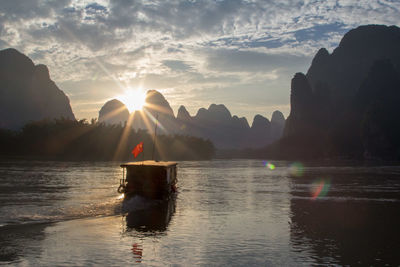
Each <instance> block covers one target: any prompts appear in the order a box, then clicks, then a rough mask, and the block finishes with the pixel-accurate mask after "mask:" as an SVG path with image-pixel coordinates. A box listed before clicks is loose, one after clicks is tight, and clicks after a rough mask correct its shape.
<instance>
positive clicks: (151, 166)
mask: <svg viewBox="0 0 400 267" xmlns="http://www.w3.org/2000/svg"><path fill="white" fill-rule="evenodd" d="M120 166H121V168H123V176H122V179H121V180H120V185H119V188H118V192H119V193H124V194H125V197H131V196H133V195H140V196H143V197H147V198H151V199H164V198H168V197H169V196H170V195H171V193H174V192H176V183H177V163H176V162H172V161H154V160H146V161H136V162H127V163H123V164H121V165H120ZM125 171H126V175H125Z"/></svg>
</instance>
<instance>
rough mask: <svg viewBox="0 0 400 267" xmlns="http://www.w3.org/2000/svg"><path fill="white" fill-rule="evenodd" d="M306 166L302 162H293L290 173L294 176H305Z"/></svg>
mask: <svg viewBox="0 0 400 267" xmlns="http://www.w3.org/2000/svg"><path fill="white" fill-rule="evenodd" d="M303 172H304V166H303V164H301V163H300V162H293V163H292V164H290V166H289V173H290V174H291V175H293V176H297V177H300V176H303Z"/></svg>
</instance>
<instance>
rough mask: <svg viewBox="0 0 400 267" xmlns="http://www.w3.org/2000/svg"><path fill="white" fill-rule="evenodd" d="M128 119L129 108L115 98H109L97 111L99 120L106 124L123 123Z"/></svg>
mask: <svg viewBox="0 0 400 267" xmlns="http://www.w3.org/2000/svg"><path fill="white" fill-rule="evenodd" d="M128 119H129V110H128V108H127V107H126V106H125V104H124V103H122V102H121V101H119V100H117V99H113V100H110V101H108V102H106V103H105V104H104V106H103V107H102V108H101V109H100V111H99V122H100V123H105V124H108V125H112V124H121V125H124V124H125V122H126V121H128Z"/></svg>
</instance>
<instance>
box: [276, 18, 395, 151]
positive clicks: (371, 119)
mask: <svg viewBox="0 0 400 267" xmlns="http://www.w3.org/2000/svg"><path fill="white" fill-rule="evenodd" d="M399 47H400V28H398V27H396V26H390V27H388V26H383V25H367V26H360V27H358V28H356V29H353V30H350V31H349V32H348V33H346V34H345V35H344V37H343V39H342V40H341V42H340V44H339V46H338V47H337V48H336V49H335V50H334V51H333V52H332V54H329V52H328V51H327V50H326V49H324V48H322V49H320V50H319V51H318V53H317V54H316V55H315V57H314V59H313V61H312V64H311V66H310V68H309V70H308V72H307V74H306V75H304V74H302V73H296V74H295V76H294V77H293V79H292V84H291V95H290V105H291V111H290V115H289V116H288V119H287V123H286V125H285V130H284V138H283V139H282V140H281V147H280V149H281V151H285V149H289V146H290V147H291V148H290V153H294V154H296V153H297V154H298V155H299V156H306V157H308V156H313V157H321V156H329V157H362V156H363V155H365V156H367V157H380V158H382V157H383V158H385V157H389V158H393V157H398V156H400V151H399V145H398V142H397V141H396V138H394V137H389V136H393V134H394V133H395V132H396V133H397V130H396V129H397V126H396V125H395V124H396V123H397V121H398V119H397V118H398V116H397V114H399V113H396V112H397V109H396V105H394V104H393V101H395V100H397V99H398V94H399V90H400V84H399V82H398V80H399V73H400V50H399V49H398V48H399ZM397 103H398V102H397ZM383 110H385V111H383ZM378 113H379V114H380V115H377V114H378ZM380 116H382V117H380ZM378 118H380V119H382V120H383V121H381V122H378V121H379V120H378ZM388 121H390V123H389V122H388ZM384 122H387V123H386V124H385V125H386V126H383V124H384ZM397 124H398V123H397ZM389 125H390V126H389ZM373 132H375V134H376V136H377V138H378V136H379V140H381V141H377V140H376V139H375V141H373V140H374V138H372V136H374V134H373ZM378 132H379V133H378ZM398 136H399V135H398ZM379 142H380V145H379V144H378V143H379ZM372 143H374V144H372ZM370 146H372V147H373V148H372V147H370ZM379 147H381V148H379ZM389 147H391V148H390V149H389ZM382 150H385V151H386V152H383V151H382ZM287 151H289V150H287ZM378 151H380V152H378ZM288 153H289V152H288ZM395 155H398V156H395Z"/></svg>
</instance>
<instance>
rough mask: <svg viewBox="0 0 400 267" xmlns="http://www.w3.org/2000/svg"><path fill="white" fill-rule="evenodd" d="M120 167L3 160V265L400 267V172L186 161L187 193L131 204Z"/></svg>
mask: <svg viewBox="0 0 400 267" xmlns="http://www.w3.org/2000/svg"><path fill="white" fill-rule="evenodd" d="M121 176H122V170H121V169H120V167H119V164H118V163H115V162H100V163H99V162H97V163H93V162H86V163H85V162H83V163H76V162H39V161H37V162H32V161H3V162H0V214H2V216H1V217H0V263H5V264H12V265H27V264H29V265H40V266H56V265H64V266H68V265H73V266H88V265H99V264H100V265H110V266H121V265H125V264H138V265H151V266H154V265H155V266H165V265H173V264H177V265H193V264H197V265H229V266H240V265H241V266H244V265H245V266H260V265H261V266H299V265H300V266H301V265H303V266H310V265H360V266H367V265H374V266H381V265H388V266H391V265H399V264H400V256H399V255H398V253H397V251H400V245H398V243H399V242H398V240H399V238H400V230H399V225H400V214H399V211H400V167H397V166H363V165H359V164H354V163H346V164H340V165H337V166H322V165H321V164H318V163H313V164H311V163H306V164H305V163H303V164H300V163H296V164H293V163H292V162H284V161H277V162H272V164H267V163H266V162H263V161H261V160H229V161H223V160H216V161H201V162H180V163H179V167H178V180H179V182H178V185H179V188H178V194H177V195H176V196H174V197H172V198H171V199H170V200H168V201H165V202H157V201H146V200H144V199H141V198H134V199H131V200H130V202H129V203H123V200H122V199H121V198H120V195H119V194H118V193H117V191H116V190H117V187H118V183H119V179H120V178H121Z"/></svg>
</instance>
